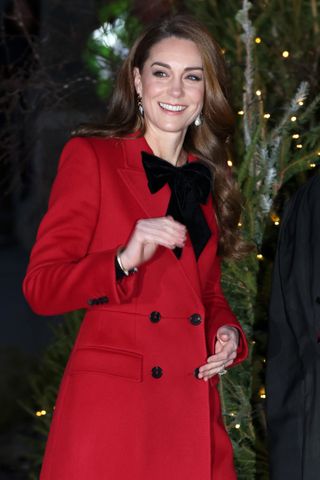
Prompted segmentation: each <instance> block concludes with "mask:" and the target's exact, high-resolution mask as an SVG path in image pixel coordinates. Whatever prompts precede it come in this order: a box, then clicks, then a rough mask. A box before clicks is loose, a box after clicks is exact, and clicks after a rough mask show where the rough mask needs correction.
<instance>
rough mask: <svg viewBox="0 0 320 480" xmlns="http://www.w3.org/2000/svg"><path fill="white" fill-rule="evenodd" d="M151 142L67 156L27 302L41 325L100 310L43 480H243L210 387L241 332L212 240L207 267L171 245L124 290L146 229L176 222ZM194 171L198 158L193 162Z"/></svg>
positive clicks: (88, 320) (211, 218)
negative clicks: (216, 364) (155, 180)
mask: <svg viewBox="0 0 320 480" xmlns="http://www.w3.org/2000/svg"><path fill="white" fill-rule="evenodd" d="M141 151H147V152H150V153H152V152H151V149H150V147H149V146H148V144H147V143H146V141H145V139H144V138H143V137H141V138H128V139H102V138H100V139H98V138H75V139H72V140H71V141H69V142H68V144H67V145H66V147H65V149H64V151H63V154H62V157H61V160H60V164H59V169H58V174H57V177H56V180H55V182H54V185H53V189H52V193H51V197H50V201H49V209H48V212H47V214H46V215H45V217H44V218H43V221H42V223H41V226H40V229H39V232H38V236H37V241H36V243H35V246H34V248H33V251H32V254H31V259H30V264H29V267H28V271H27V275H26V278H25V280H24V293H25V296H26V298H27V300H28V301H29V303H30V305H31V307H32V308H33V310H34V311H35V312H37V313H39V314H45V315H50V314H60V313H63V312H68V311H71V310H75V309H80V308H86V309H87V312H86V315H85V318H84V320H83V323H82V325H81V327H80V331H79V334H78V337H77V340H76V343H75V346H74V348H73V351H72V353H71V356H70V359H69V362H68V364H67V367H66V370H65V374H64V377H63V380H62V384H61V387H60V392H59V396H58V400H57V404H56V408H55V413H54V418H53V422H52V425H51V430H50V434H49V439H48V443H47V448H46V453H45V458H44V462H43V467H42V473H41V477H40V478H41V480H91V479H92V480H128V479H130V480H213V479H214V480H234V479H235V478H236V474H235V471H234V467H233V459H232V458H233V455H232V447H231V443H230V440H229V437H228V435H227V433H226V431H225V428H224V425H223V420H222V416H221V410H220V402H219V395H218V392H217V382H218V376H216V377H214V378H213V379H212V380H210V381H209V382H205V381H203V380H199V379H197V378H196V375H195V370H196V369H197V367H199V366H201V365H203V364H205V363H206V359H207V357H208V354H210V353H212V352H213V348H214V343H215V336H216V332H217V329H218V328H219V327H220V326H222V325H232V326H235V327H237V328H238V329H239V331H240V344H239V349H238V357H237V359H236V361H235V363H237V362H239V361H241V360H243V359H244V357H245V356H246V354H247V345H246V340H245V338H244V335H243V332H242V330H241V327H240V326H239V324H238V322H237V320H236V318H235V316H234V315H233V313H232V312H231V310H230V308H229V306H228V304H227V302H226V300H225V298H224V296H223V293H222V291H221V287H220V266H219V258H218V257H217V255H216V250H217V241H218V231H217V224H216V219H215V213H214V209H213V202H212V198H211V197H210V199H209V201H208V203H207V205H205V206H203V212H204V215H205V217H206V220H207V222H208V225H209V227H210V229H211V232H212V236H211V238H210V240H209V242H208V243H207V245H206V247H205V249H204V250H203V252H202V253H201V255H200V257H199V259H198V262H196V260H195V256H194V252H193V248H192V245H191V243H190V239H189V238H187V242H186V245H185V247H184V249H183V253H182V257H181V258H180V259H177V258H176V257H175V255H174V254H173V252H172V251H171V250H169V249H166V248H163V247H159V248H158V250H157V252H156V254H155V255H154V257H153V258H152V259H151V260H150V261H149V262H147V263H145V264H144V265H141V266H140V267H139V272H138V273H136V274H134V275H132V276H129V277H125V278H123V279H122V280H120V281H118V282H117V281H116V276H115V266H114V262H115V253H116V251H117V249H118V248H119V246H121V245H125V244H126V242H127V240H128V238H129V236H130V234H131V233H132V230H133V228H134V225H135V223H136V221H137V220H138V219H140V218H148V217H160V216H164V215H165V213H166V210H167V206H168V202H169V198H170V189H169V187H168V185H165V186H164V187H163V188H162V189H161V190H160V191H159V192H157V193H156V194H154V195H152V194H151V193H150V192H149V189H148V185H147V179H146V175H145V172H144V170H143V166H142V161H141ZM189 160H190V161H193V160H194V159H192V158H190V159H189Z"/></svg>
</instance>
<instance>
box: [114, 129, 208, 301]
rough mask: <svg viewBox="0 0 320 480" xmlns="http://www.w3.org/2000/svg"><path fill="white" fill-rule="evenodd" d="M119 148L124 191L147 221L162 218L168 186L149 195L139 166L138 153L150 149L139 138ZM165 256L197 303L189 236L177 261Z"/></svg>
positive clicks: (196, 282)
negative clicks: (129, 195)
mask: <svg viewBox="0 0 320 480" xmlns="http://www.w3.org/2000/svg"><path fill="white" fill-rule="evenodd" d="M123 148H124V156H125V166H124V167H123V168H118V173H119V175H120V177H121V178H122V180H123V182H124V183H125V185H126V187H127V189H128V191H129V192H130V193H131V194H132V196H133V197H134V198H135V199H136V201H137V202H138V204H139V206H140V208H141V210H142V211H143V213H144V215H146V216H147V217H148V218H156V217H162V216H164V215H165V214H166V211H167V208H168V204H169V200H170V195H171V191H170V187H169V186H168V185H165V186H164V187H163V188H162V189H161V190H159V191H158V192H157V193H155V194H152V193H151V192H150V190H149V187H148V182H147V178H146V174H145V171H144V169H143V165H142V158H141V152H142V151H146V152H148V153H151V154H152V153H153V152H152V150H151V148H150V147H149V145H148V144H147V142H146V140H145V139H144V138H143V137H140V138H130V139H126V140H124V142H123ZM168 253H169V254H170V255H171V256H172V257H173V259H174V261H175V262H176V264H177V267H178V268H179V270H180V271H181V273H182V275H183V276H184V278H185V280H186V281H187V283H188V284H189V285H190V287H191V288H192V290H193V292H194V293H195V295H196V296H197V297H198V299H199V300H200V301H201V291H200V281H199V276H198V268H197V263H196V259H195V256H194V252H193V247H192V244H191V241H190V238H189V236H187V242H186V245H185V247H184V249H183V252H182V255H181V258H180V259H177V258H176V256H175V255H174V253H173V252H172V251H171V250H168Z"/></svg>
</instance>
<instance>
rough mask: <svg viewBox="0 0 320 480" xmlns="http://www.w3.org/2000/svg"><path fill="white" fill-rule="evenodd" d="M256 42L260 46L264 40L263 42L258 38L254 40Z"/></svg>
mask: <svg viewBox="0 0 320 480" xmlns="http://www.w3.org/2000/svg"><path fill="white" fill-rule="evenodd" d="M254 41H255V42H256V43H258V44H259V43H261V42H262V40H261V38H260V37H256V38H255V39H254Z"/></svg>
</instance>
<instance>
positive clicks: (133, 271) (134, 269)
mask: <svg viewBox="0 0 320 480" xmlns="http://www.w3.org/2000/svg"><path fill="white" fill-rule="evenodd" d="M123 251H124V248H121V249H120V250H119V252H118V253H117V262H118V265H119V267H120V268H121V270H122V271H123V273H124V274H125V275H126V276H127V277H128V276H129V275H131V274H132V273H136V272H137V271H138V269H137V267H134V268H130V270H127V269H126V268H124V266H123V265H122V262H121V258H120V255H121V253H122V252H123Z"/></svg>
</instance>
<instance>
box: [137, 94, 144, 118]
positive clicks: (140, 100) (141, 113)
mask: <svg viewBox="0 0 320 480" xmlns="http://www.w3.org/2000/svg"><path fill="white" fill-rule="evenodd" d="M138 110H139V113H140V115H141V117H143V116H144V108H143V105H142V98H141V96H140V95H138Z"/></svg>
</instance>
